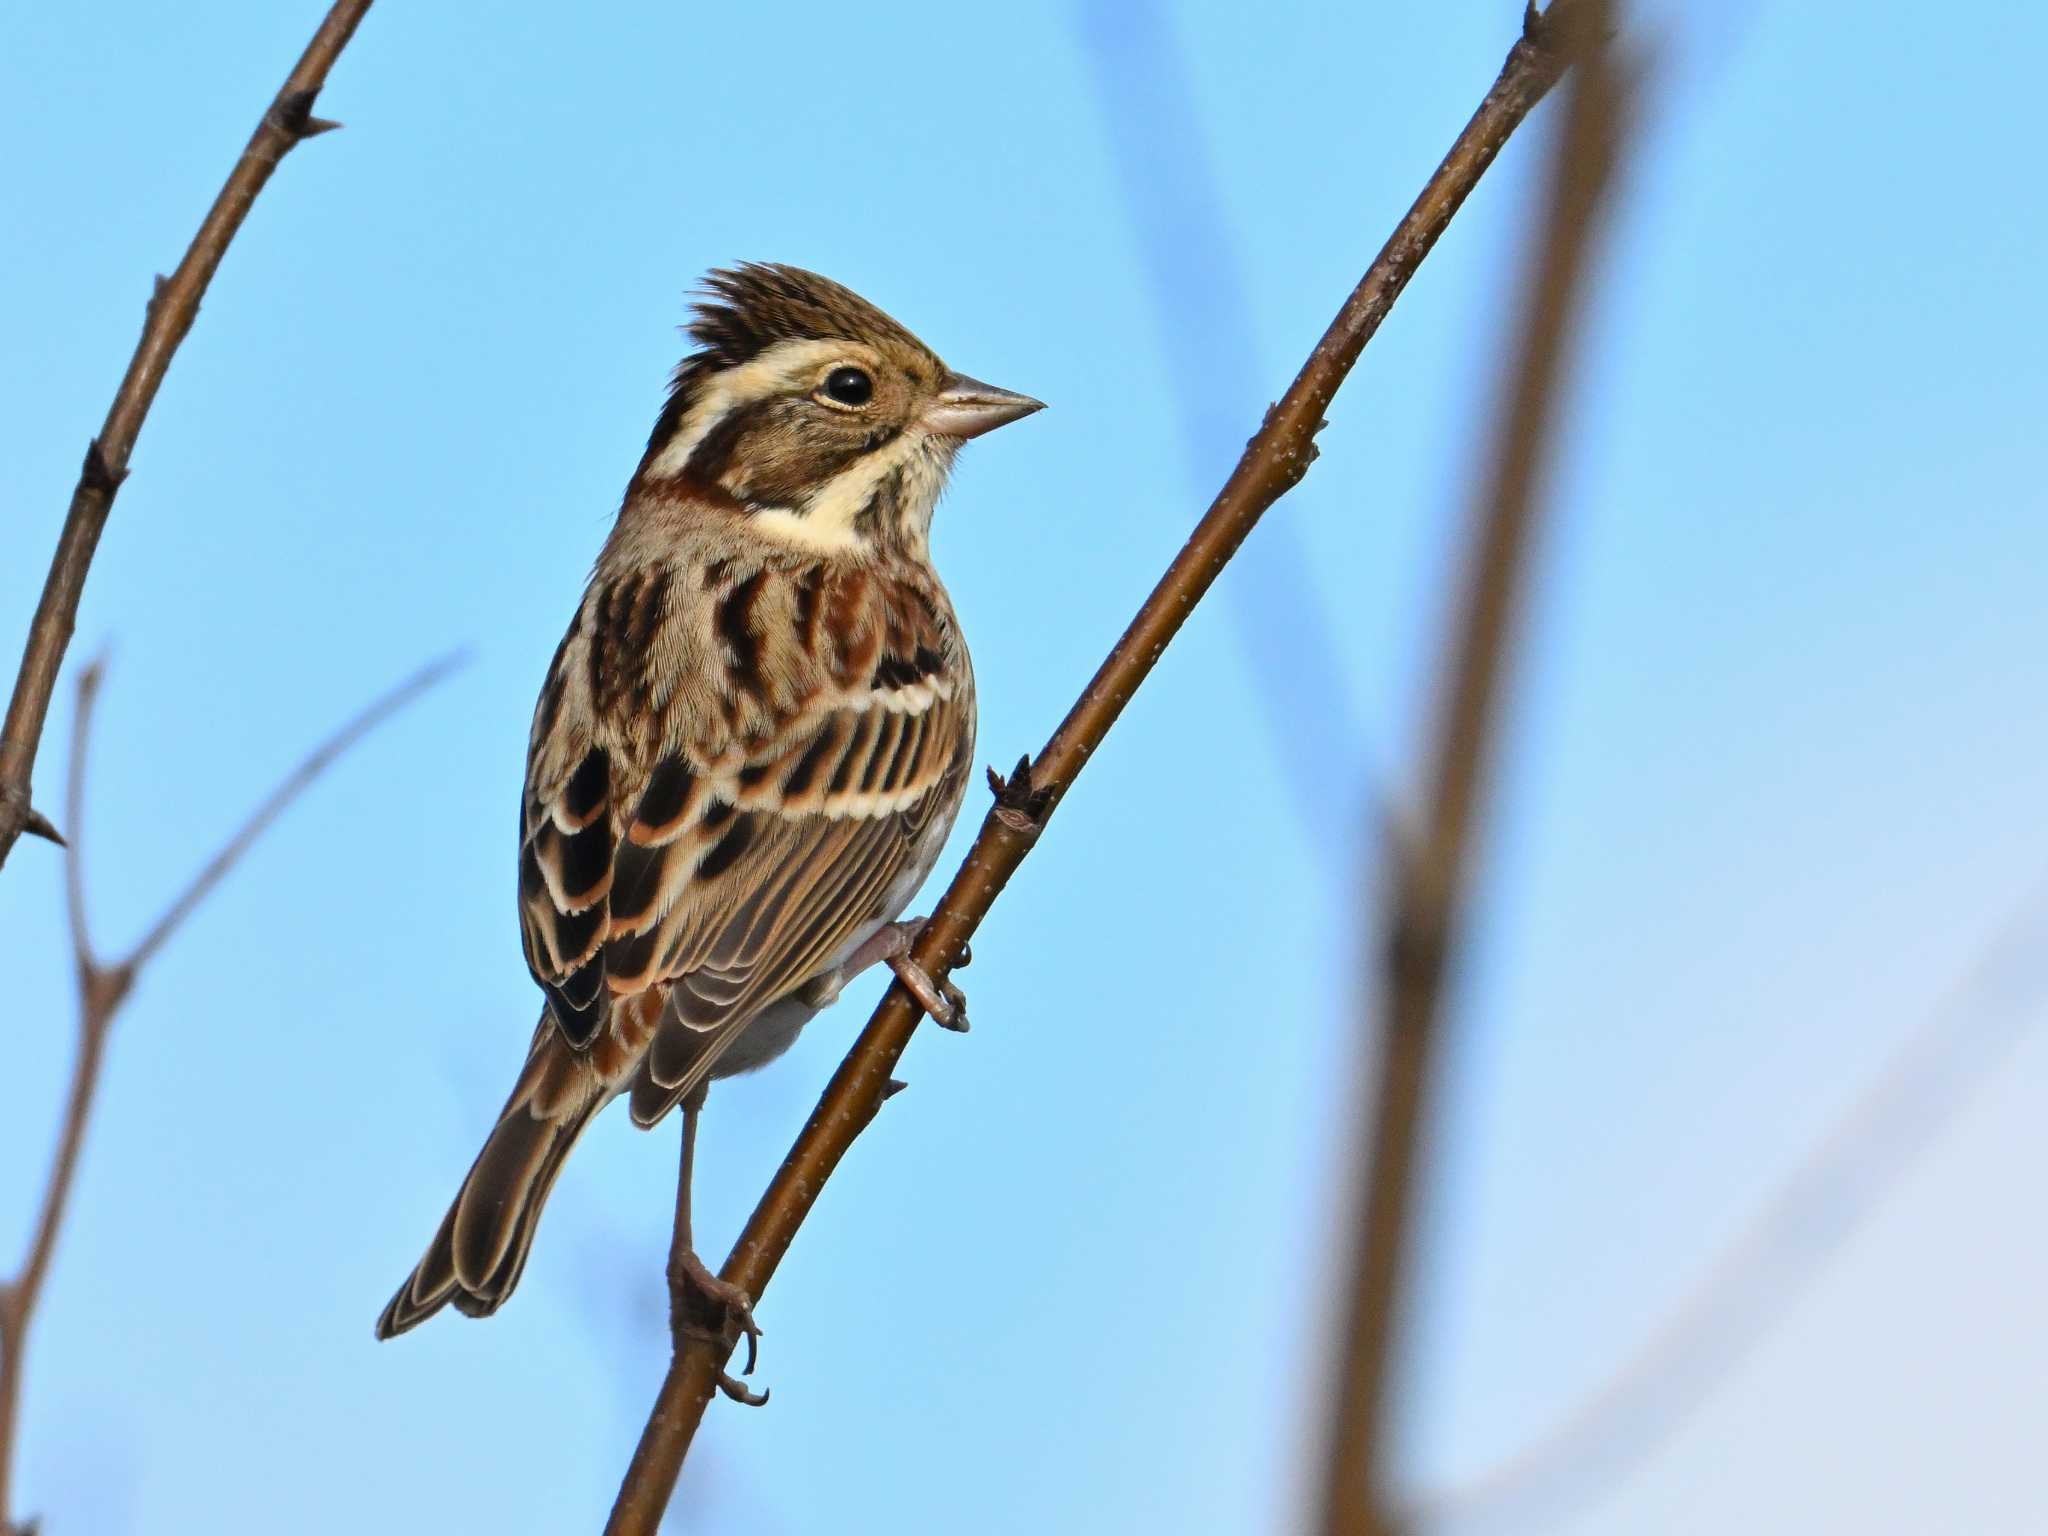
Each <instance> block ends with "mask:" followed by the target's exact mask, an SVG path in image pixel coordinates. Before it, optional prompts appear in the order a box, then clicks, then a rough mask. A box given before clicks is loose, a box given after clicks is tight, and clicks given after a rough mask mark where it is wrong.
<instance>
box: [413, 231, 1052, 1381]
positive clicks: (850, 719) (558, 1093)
mask: <svg viewBox="0 0 2048 1536" xmlns="http://www.w3.org/2000/svg"><path fill="white" fill-rule="evenodd" d="M687 331H688V335H689V337H690V339H691V341H692V342H693V343H694V347H693V350H692V351H690V353H689V354H688V355H687V356H686V357H684V359H683V361H682V362H681V363H680V364H679V365H678V367H677V368H676V370H675V373H674V375H673V378H672V380H671V384H670V388H669V392H668V398H667V402H666V404H665V405H664V406H663V408H662V410H661V412H660V415H659V417H658V418H657V420H656V422H655V425H654V430H653V432H652V433H651V434H650V436H649V438H648V442H647V448H646V451H645V452H644V453H643V454H642V455H641V458H640V462H639V465H638V467H637V468H636V469H635V471H634V473H633V475H632V478H631V479H630V480H629V481H628V483H627V487H626V491H625V495H624V498H623V501H622V503H621V506H620V509H619V514H618V518H617V521H616V522H615V524H614V526H613V528H612V530H611V533H610V535H609V536H608V537H607V539H606V540H605V543H604V545H603V548H602V550H601V551H600V552H599V554H598V557H597V560H596V563H595V565H594V567H593V569H592V572H591V575H590V578H589V581H588V583H587V584H586V586H585V589H584V592H583V596H582V600H581V602H580V603H579V604H578V605H577V608H576V613H575V617H574V618H573V619H572V620H571V621H570V624H569V628H568V632H567V634H566V635H564V636H563V638H562V642H561V644H560V645H559V646H558V647H557V649H556V651H555V654H554V660H553V661H552V662H551V663H550V665H549V667H548V672H547V678H546V682H545V684H544V685H543V687H542V689H541V693H540V698H539V702H538V703H537V705H536V707H535V710H534V717H533V727H532V731H531V733H530V736H529V739H528V750H527V759H526V775H525V784H524V789H523V793H522V796H521V803H520V811H519V864H518V909H519V922H520V932H521V937H522V940H523V943H524V948H525V956H526V963H527V967H528V969H529V970H530V971H531V973H532V976H533V979H534V980H535V981H536V982H537V983H538V984H539V987H540V990H541V992H542V994H543V1001H542V1007H541V1011H540V1021H539V1024H538V1026H537V1027H536V1028H535V1030H534V1033H533V1039H532V1043H531V1045H530V1046H529V1048H528V1050H527V1054H526V1060H525V1065H524V1067H523V1068H522V1069H521V1071H520V1073H519V1077H518V1079H517V1081H516V1082H515V1084H514V1085H513V1088H512V1092H511V1095H510V1097H509V1098H508V1099H507V1100H506V1102H505V1107H504V1109H503V1110H502V1111H501V1113H500V1114H499V1116H498V1119H497V1122H496V1124H495V1125H494V1126H493V1127H492V1128H491V1131H490V1134H489V1136H488V1137H487V1138H486V1140H485V1142H484V1145H483V1149H482V1151H481V1152H479V1153H478V1154H477V1158H476V1161H475V1163H474V1164H473V1165H472V1166H471V1168H470V1170H469V1173H468V1176H467V1177H466V1178H465V1179H464V1180H463V1183H462V1187H461V1189H460V1191H459V1192H458V1193H457V1194H456V1196H455V1200H454V1203H453V1204H452V1205H451V1206H450V1208H449V1210H448V1213H447V1215H446V1217H445V1218H444V1219H443V1220H442V1222H441V1225H440V1228H439V1229H438V1230H437V1231H436V1232H435V1234H434V1237H433V1241H432V1242H431V1243H430V1244H429V1245H428V1248H427V1251H426V1254H425V1256H424V1257H423V1258H421V1260H420V1261H419V1264H418V1266H417V1267H416V1268H415V1269H414V1270H413V1272H412V1274H411V1275H410V1276H409V1277H408V1278H407V1279H406V1281H405V1283H404V1284H403V1285H401V1286H400V1287H399V1288H398V1291H397V1294H396V1295H394V1296H393V1297H392V1299H391V1301H390V1303H389V1305H387V1306H386V1307H385V1309H384V1312H383V1314H382V1315H381V1316H380V1317H379V1318H378V1321H377V1330H376V1331H377V1335H378V1337H379V1338H391V1337H393V1336H395V1335H397V1334H401V1333H404V1332H406V1331H407V1330H408V1329H411V1328H414V1327H416V1326H418V1325H419V1324H420V1323H422V1322H424V1321H425V1320H426V1319H427V1318H428V1317H431V1316H432V1315H434V1314H435V1313H436V1312H438V1311H440V1310H441V1309H442V1308H443V1307H445V1306H451V1305H452V1306H453V1307H455V1308H456V1310H457V1311H459V1312H462V1313H466V1314H468V1315H469V1316H472V1317H483V1316H488V1315H489V1314H491V1313H493V1312H495V1311H496V1310H497V1309H498V1308H499V1307H500V1306H502V1305H503V1304H504V1302H505V1300H506V1298H507V1297H509V1296H510V1295H511V1294H512V1291H513V1288H514V1287H515V1286H516V1285H517V1284H518V1282H519V1276H520V1272H521V1271H522V1269H523V1268H524V1267H525V1264H526V1259H527V1255H528V1253H529V1251H530V1250H531V1248H532V1245H533V1240H534V1232H535V1229H536V1227H537V1224H538V1222H539V1219H540V1213H541V1208H542V1206H543V1204H544V1203H545V1201H546V1200H547V1197H548V1193H549V1191H550V1189H551V1188H552V1187H553V1185H554V1182H555V1179H556V1177H557V1175H559V1174H560V1172H561V1170H562V1165H563V1162H564V1160H565V1159H566V1158H567V1157H568V1155H569V1152H570V1150H571V1149H572V1148H573V1147H574V1145H575V1143H576V1140H577V1137H578V1136H579V1135H580V1134H581V1133H582V1131H583V1129H584V1128H585V1127H586V1126H587V1125H588V1124H589V1123H590V1121H591V1119H592V1118H593V1117H594V1116H595V1115H596V1114H597V1113H598V1111H599V1110H601V1109H603V1108H604V1107H605V1106H606V1105H607V1104H608V1103H610V1102H611V1100H613V1099H614V1098H617V1097H620V1096H622V1095H623V1096H625V1097H627V1098H628V1100H629V1106H630V1111H631V1114H632V1118H633V1121H634V1123H635V1124H637V1125H639V1126H641V1127H643V1128H649V1127H652V1126H654V1125H656V1124H657V1123H659V1122H660V1121H661V1120H662V1119H663V1118H664V1117H665V1116H666V1115H667V1114H668V1113H669V1111H670V1110H672V1109H674V1108H676V1107H677V1106H678V1105H681V1106H682V1111H683V1168H682V1183H681V1189H680V1190H679V1193H678V1215H677V1222H678V1241H677V1250H678V1252H679V1253H681V1254H682V1255H683V1256H684V1257H683V1260H682V1263H683V1268H684V1271H685V1278H686V1279H687V1281H688V1282H689V1283H690V1284H691V1285H692V1286H693V1287H694V1288H695V1290H696V1291H697V1292H699V1293H701V1294H702V1295H703V1296H704V1297H706V1298H708V1300H709V1301H710V1302H711V1303H712V1304H713V1308H714V1311H715V1314H716V1315H717V1317H718V1319H719V1327H721V1328H725V1327H735V1328H740V1329H744V1330H745V1331H746V1332H747V1334H748V1339H749V1345H750V1349H751V1346H752V1344H753V1341H754V1339H755V1338H756V1337H757V1336H758V1332H759V1330H758V1327H757V1326H756V1325H755V1324H754V1322H753V1318H752V1313H751V1304H750V1302H749V1299H748V1298H747V1297H746V1296H745V1295H744V1294H743V1293H740V1292H739V1291H738V1290H737V1288H736V1287H732V1286H729V1285H727V1284H726V1283H725V1282H724V1281H721V1280H719V1279H718V1278H717V1277H716V1276H715V1275H713V1274H712V1273H711V1272H710V1271H709V1269H708V1268H707V1267H706V1266H705V1265H704V1264H703V1262H702V1260H701V1259H699V1258H697V1256H696V1253H695V1248H694V1245H693V1243H692V1241H691V1239H690V1234H689V1228H688V1195H689V1184H690V1177H691V1160H692V1148H693V1146H694V1139H695V1134H696V1123H697V1115H698V1113H699V1111H700V1109H701V1108H702V1105H703V1102H704V1091H705V1086H706V1084H707V1083H708V1082H709V1080H711V1079H713V1078H719V1077H726V1076H730V1075H732V1074H735V1073H739V1072H746V1071H750V1070H752V1069H754V1068H757V1067H760V1066H763V1065H765V1064H766V1063H767V1062H769V1061H771V1060H773V1059H774V1058H775V1057H777V1056H779V1055H780V1054H781V1053H782V1052H783V1051H785V1050H787V1049H788V1048H789V1046H790V1044H791V1043H792V1042H793V1041H794V1040H795V1039H796V1036H797V1033H798V1032H799V1031H800V1030H801V1029H802V1028H803V1026H804V1024H805V1023H806V1022H807V1021H808V1020H809V1019H810V1018H811V1017H812V1016H813V1015H815V1014H816V1013H817V1012H818V1011H819V1010H821V1009H823V1008H824V1007H826V1006H828V1005H829V1004H830V1003H831V1002H832V1001H833V999H834V998H836V997H837V995H838V993H839V990H840V989H841V988H842V987H843V986H844V985H845V984H846V983H847V982H848V981H849V980H850V979H851V978H852V977H853V976H855V975H857V974H858V973H859V972H860V971H861V970H863V969H865V968H866V967H868V966H871V965H874V964H877V963H882V964H887V965H888V966H890V967H891V968H892V969H893V970H895V972H896V974H897V975H898V977H900V978H901V979H902V980H903V982H904V984H905V986H906V987H907V988H908V989H909V990H910V991H911V993H912V995H913V996H914V997H915V998H916V999H917V1001H918V1003H919V1004H920V1006H922V1007H923V1008H924V1009H925V1011H926V1012H928V1013H929V1014H930V1015H931V1016H932V1017H933V1018H934V1019H935V1020H936V1021H937V1022H939V1023H942V1024H947V1025H951V1026H954V1027H964V1026H965V1022H966V1020H965V1011H964V1010H965V999H964V998H963V997H962V996H961V995H960V993H959V991H958V989H957V988H955V987H953V986H952V985H951V984H950V983H947V984H945V985H944V986H935V985H934V984H933V981H932V978H931V977H930V975H929V974H928V973H926V972H925V971H924V970H923V968H922V967H920V966H919V965H917V963H916V962H915V961H913V960H912V959H911V958H910V955H909V949H910V944H911V942H912V940H913V939H914V938H915V936H916V934H917V932H918V929H919V921H918V920H911V921H908V922H906V921H899V919H900V917H901V914H902V913H903V911H904V909H905V908H906V907H907V905H908V904H909V902H910V899H911V897H912V896H914V895H915V894H916V892H917V890H918V888H919V886H921V885H922V884H923V882H924V880H925V877H926V876H927V875H928V874H929V873H930V872H931V868H932V865H933V864H934V862H935V861H936V860H937V858H938V855H939V851H940V849H941V847H942V846H943V844H944V843H945V840H946V837H947V834H948V833H949V832H950V831H951V829H952V826H953V822H954V820H955V818H956V817H957V816H958V814H959V811H960V806H961V802H962V799H963V797H964V794H965V790H966V785H967V781H968V779H969V777H970V770H971V764H972V761H973V753H974V737H975V719H976V708H975V690H974V669H973V666H972V663H971V662H970V660H969V657H968V651H967V644H966V641H965V639H964V637H963V636H962V634H961V630H960V625H959V621H958V619H957V617H956V615H955V613H954V610H953V604H952V601H951V599H950V598H949V597H948V595H947V593H946V588H945V586H944V584H943V583H942V582H941V581H940V580H939V576H938V573H937V571H936V570H935V569H934V567H933V565H932V559H931V548H930V529H931V522H932V514H933V510H934V508H935V507H936V505H937V503H938V500H939V496H940V493H941V491H942V490H943V489H944V488H945V485H946V480H947V477H948V474H949V473H950V471H951V469H952V467H953V463H954V456H955V454H956V453H957V452H958V450H959V448H960V446H961V445H962V444H963V443H964V442H966V441H967V440H969V439H970V438H974V437H979V436H980V435H982V434H983V433H986V432H989V431H992V430H994V429H995V428H997V427H1001V426H1003V425H1005V424H1007V423H1009V422H1013V421H1017V420H1019V419H1021V418H1023V417H1025V416H1028V415H1030V414H1032V413H1033V412H1036V411H1038V410H1041V409H1043V404H1042V402H1040V401H1038V400H1035V399H1033V398H1031V397H1030V396H1028V395H1022V394H1017V393H1015V392H1013V391H1011V390H1007V389H1000V388H997V387H996V386H994V385H991V384H986V383H983V382H981V381H980V380H978V379H975V378H971V377H969V376H967V375H965V374H962V373H958V372H955V371H953V370H952V369H950V368H948V367H947V366H946V364H945V363H944V362H942V361H941V360H940V358H939V356H938V354H937V353H936V352H934V351H933V350H932V349H931V348H930V347H928V346H926V345H925V344H924V343H923V342H922V341H920V340H918V338H917V337H916V336H914V335H913V334H911V332H910V331H908V330H907V329H905V328H904V327H903V326H902V325H901V324H899V323H898V322H897V321H895V320H894V319H892V318H890V317H889V316H888V315H887V314H885V313H884V312H883V311H882V310H880V309H878V308H876V307H875V306H874V305H873V304H871V303H869V302H868V301H867V300H865V299H863V298H861V297H859V296H858V295H857V294H855V293H854V292H852V291H851V290H850V289H848V288H845V287H843V286H841V285H840V284H839V283H836V282H834V281H832V280H831V279H829V278H826V277H821V276H819V275H818V274H817V273H815V272H809V271H805V270H803V269H802V268H798V267H792V266H784V265H780V264H774V263H760V262H746V263H741V264H739V265H736V266H733V267H730V268H723V269H718V270H714V271H713V272H711V273H710V274H709V275H708V276H707V277H706V279H705V280H704V284H703V286H702V289H701V290H700V293H699V295H698V298H697V302H696V303H695V306H694V310H693V313H692V315H691V318H690V322H689V324H688V327H687ZM721 1384H722V1385H724V1386H725V1387H726V1388H727V1390H728V1391H729V1392H734V1393H735V1395H739V1394H740V1393H743V1392H744V1391H745V1389H744V1388H739V1387H738V1384H737V1383H734V1382H733V1381H732V1380H731V1378H729V1377H727V1378H724V1379H723V1380H722V1383H721Z"/></svg>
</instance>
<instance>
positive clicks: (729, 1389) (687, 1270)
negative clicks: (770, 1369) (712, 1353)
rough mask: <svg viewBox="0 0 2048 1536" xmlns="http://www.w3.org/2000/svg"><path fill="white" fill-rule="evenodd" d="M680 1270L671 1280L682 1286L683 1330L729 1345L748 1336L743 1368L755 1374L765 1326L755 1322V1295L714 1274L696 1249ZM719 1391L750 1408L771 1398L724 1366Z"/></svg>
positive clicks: (686, 1256) (745, 1372)
mask: <svg viewBox="0 0 2048 1536" xmlns="http://www.w3.org/2000/svg"><path fill="white" fill-rule="evenodd" d="M678 1270H679V1272H678ZM678 1270H672V1271H671V1272H670V1275H669V1280H670V1282H671V1283H672V1284H674V1285H676V1286H677V1287H678V1291H679V1294H678V1295H677V1298H676V1300H677V1304H678V1305H679V1306H680V1308H681V1309H682V1317H683V1324H682V1329H683V1332H684V1333H686V1334H688V1335H689V1336H690V1337H692V1338H698V1339H709V1340H711V1341H713V1342H715V1343H719V1344H725V1345H728V1346H730V1345H733V1344H736V1343H738V1342H739V1340H740V1339H741V1338H744V1339H746V1341H747V1363H746V1365H745V1366H743V1367H742V1368H741V1370H740V1375H741V1376H751V1375H753V1374H754V1366H755V1364H756V1363H757V1362H758V1360H759V1357H760V1344H761V1325H760V1324H759V1323H757V1322H755V1321H754V1300H753V1298H752V1297H751V1296H749V1295H748V1294H747V1293H746V1292H745V1291H744V1290H742V1289H740V1287H738V1286H736V1285H734V1284H733V1283H732V1282H731V1281H729V1280H722V1279H720V1278H719V1277H718V1276H717V1275H714V1274H713V1273H712V1272H711V1267H710V1266H709V1265H708V1264H706V1263H705V1262H704V1261H703V1260H702V1259H700V1258H698V1257H697V1255H696V1252H695V1251H694V1250H689V1251H686V1252H685V1253H684V1255H683V1258H682V1260H681V1261H680V1264H679V1266H678ZM693 1301H694V1302H695V1303H696V1305H695V1306H694V1307H693V1306H692V1305H691V1303H692V1302H693ZM718 1390H719V1391H721V1392H723V1393H724V1394H725V1395H726V1396H727V1397H729V1398H731V1399H732V1400H733V1401H734V1402H736V1403H745V1404H746V1405H747V1406H748V1407H749V1408H759V1407H760V1406H761V1405H762V1404H763V1403H765V1402H767V1401H768V1393H767V1392H766V1391H765V1390H764V1391H760V1392H756V1391H754V1390H753V1388H751V1387H749V1386H748V1385H747V1384H746V1383H745V1382H743V1381H741V1380H739V1379H738V1378H737V1377H735V1376H733V1375H732V1374H731V1373H730V1372H728V1371H726V1370H725V1369H724V1368H723V1367H721V1368H720V1369H719V1372H718Z"/></svg>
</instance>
